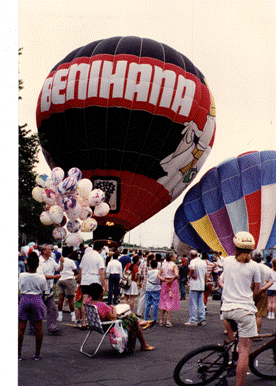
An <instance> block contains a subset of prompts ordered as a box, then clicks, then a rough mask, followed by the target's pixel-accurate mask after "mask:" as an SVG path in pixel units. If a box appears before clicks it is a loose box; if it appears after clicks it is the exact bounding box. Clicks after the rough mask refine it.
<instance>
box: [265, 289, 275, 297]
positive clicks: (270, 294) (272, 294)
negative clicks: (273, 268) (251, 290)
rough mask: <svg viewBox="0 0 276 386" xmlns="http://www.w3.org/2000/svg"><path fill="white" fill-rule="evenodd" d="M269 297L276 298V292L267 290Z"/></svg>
mask: <svg viewBox="0 0 276 386" xmlns="http://www.w3.org/2000/svg"><path fill="white" fill-rule="evenodd" d="M267 296H276V290H270V289H268V290H267Z"/></svg>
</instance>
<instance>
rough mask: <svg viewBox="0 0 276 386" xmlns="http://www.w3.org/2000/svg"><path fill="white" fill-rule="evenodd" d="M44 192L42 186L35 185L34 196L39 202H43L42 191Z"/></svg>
mask: <svg viewBox="0 0 276 386" xmlns="http://www.w3.org/2000/svg"><path fill="white" fill-rule="evenodd" d="M43 192H44V189H43V188H41V187H40V186H35V187H34V188H33V190H32V197H33V199H34V200H36V201H37V202H43V198H42V193H43Z"/></svg>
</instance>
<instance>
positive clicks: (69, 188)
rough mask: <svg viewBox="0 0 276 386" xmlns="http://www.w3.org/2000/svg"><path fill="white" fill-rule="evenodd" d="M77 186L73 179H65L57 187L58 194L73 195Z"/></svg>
mask: <svg viewBox="0 0 276 386" xmlns="http://www.w3.org/2000/svg"><path fill="white" fill-rule="evenodd" d="M77 186H78V181H77V180H76V179H75V178H73V177H67V178H65V179H64V180H63V181H61V182H60V183H59V184H58V185H57V189H58V192H59V194H64V195H66V194H73V193H74V192H75V191H76V189H77Z"/></svg>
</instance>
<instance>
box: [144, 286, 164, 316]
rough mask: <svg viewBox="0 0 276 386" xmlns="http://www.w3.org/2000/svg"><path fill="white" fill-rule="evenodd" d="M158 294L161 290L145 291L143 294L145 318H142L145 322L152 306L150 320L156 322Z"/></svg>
mask: <svg viewBox="0 0 276 386" xmlns="http://www.w3.org/2000/svg"><path fill="white" fill-rule="evenodd" d="M160 292H161V290H159V291H146V293H145V299H146V304H145V316H144V319H145V320H148V319H149V313H150V309H151V306H152V320H157V314H158V306H159V299H160Z"/></svg>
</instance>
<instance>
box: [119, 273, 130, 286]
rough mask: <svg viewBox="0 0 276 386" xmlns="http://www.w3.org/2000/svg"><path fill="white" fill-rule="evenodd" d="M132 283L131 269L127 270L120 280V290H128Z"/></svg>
mask: <svg viewBox="0 0 276 386" xmlns="http://www.w3.org/2000/svg"><path fill="white" fill-rule="evenodd" d="M131 282H132V272H131V271H130V270H129V269H127V270H126V271H125V272H124V273H123V275H122V277H121V279H120V282H119V286H120V288H123V289H128V288H130V286H131Z"/></svg>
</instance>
